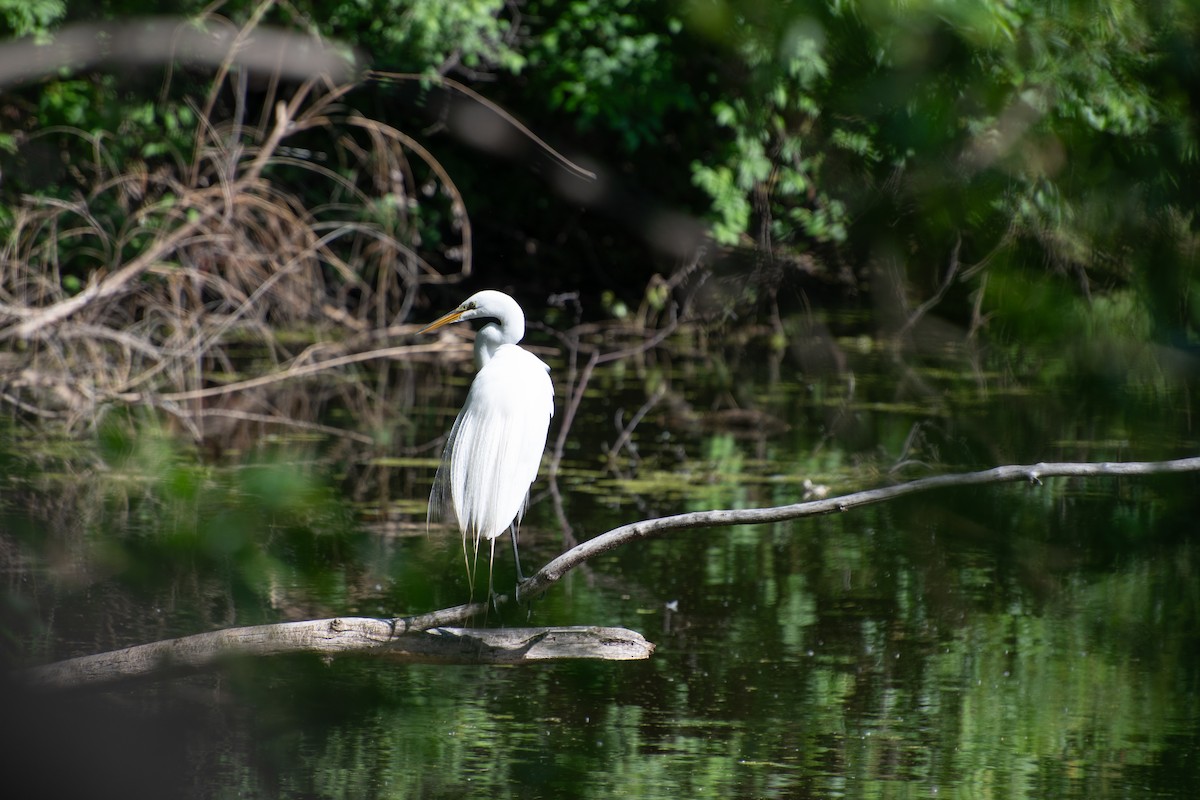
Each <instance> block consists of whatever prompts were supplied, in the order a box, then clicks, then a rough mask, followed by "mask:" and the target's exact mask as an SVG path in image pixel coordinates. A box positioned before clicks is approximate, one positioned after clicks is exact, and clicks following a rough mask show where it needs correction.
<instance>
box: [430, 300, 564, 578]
mask: <svg viewBox="0 0 1200 800" xmlns="http://www.w3.org/2000/svg"><path fill="white" fill-rule="evenodd" d="M468 319H487V320H489V322H488V323H487V324H485V325H484V326H483V327H482V328H480V329H479V331H478V332H477V333H476V334H475V370H476V372H475V379H474V380H473V381H471V389H470V391H468V392H467V401H466V402H465V403H464V404H463V407H462V411H460V412H458V418H457V419H456V420H454V427H453V428H451V429H450V438H449V439H448V440H447V441H446V449H445V451H444V452H443V453H442V463H441V466H439V467H438V471H437V475H436V476H435V477H434V480H433V490H432V491H431V492H430V494H429V518H430V519H431V520H432V519H443V520H446V521H449V518H450V517H449V513H448V512H449V511H450V510H451V509H453V512H454V518H455V519H456V520H457V521H458V528H459V530H460V531H461V532H462V537H463V557H464V559H466V561H467V571H468V574H469V575H470V576H471V582H472V585H473V584H474V575H475V565H476V563H478V559H479V544H480V541H481V540H484V539H486V540H487V541H488V542H489V543H490V545H491V553H490V555H489V562H488V591H489V594H490V593H491V568H492V565H493V564H494V563H495V559H496V539H497V538H498V537H499V536H500V535H501V534H502V533H504V531H505V530H506V529H507V530H509V531H510V532H511V533H512V543H513V557H514V558H515V559H516V564H517V580H518V581H521V580H524V577H523V576H522V575H521V562H520V558H519V556H517V526H518V525H519V524H520V522H521V517H522V516H523V515H524V513H525V504H526V502H527V501H528V499H529V487H530V485H531V484H532V483H533V479H534V478H536V477H537V471H538V466H539V464H540V463H541V460H542V451H543V450H544V449H545V448H546V433H547V430H548V429H549V427H550V417H551V416H553V414H554V386H553V384H551V382H550V367H548V366H547V365H546V363H545V362H544V361H542V360H541V359H540V358H538V357H537V356H535V355H533V354H532V353H530V352H529V351H528V350H525V349H524V348H522V347H520V346H518V344H517V342H519V341H521V337H523V336H524V335H525V315H524V313H522V311H521V307H520V306H519V305H517V301H516V300H513V299H512V298H511V297H509V296H508V295H506V294H504V293H503V292H497V291H492V290H486V291H482V292H478V293H476V294H473V295H471V296H470V297H469V298H467V300H466V302H464V303H463V304H462V305H460V306H459V307H458V308H456V309H454V310H453V311H451V312H450V313H449V314H446V315H445V316H444V317H442V318H441V319H438V320H437V321H436V322H433V323H431V324H430V325H428V326H426V327H425V328H423V329H421V331H420V332H421V333H429V332H430V331H435V330H437V329H438V328H440V327H442V326H443V325H449V324H450V323H452V322H462V321H463V320H468ZM468 545H473V553H474V558H473V559H472V557H471V556H470V555H469V551H468Z"/></svg>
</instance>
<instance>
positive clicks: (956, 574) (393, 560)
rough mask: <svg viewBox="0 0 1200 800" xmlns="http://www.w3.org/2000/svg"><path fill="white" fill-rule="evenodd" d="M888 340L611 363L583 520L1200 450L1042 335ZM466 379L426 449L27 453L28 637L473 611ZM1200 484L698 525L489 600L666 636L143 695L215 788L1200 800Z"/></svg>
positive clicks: (1179, 423) (573, 465)
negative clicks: (987, 348) (529, 598)
mask: <svg viewBox="0 0 1200 800" xmlns="http://www.w3.org/2000/svg"><path fill="white" fill-rule="evenodd" d="M854 352H855V353H857V354H858V355H857V356H854V357H852V358H850V359H848V360H846V361H845V362H844V363H843V366H842V371H840V372H833V373H829V374H825V375H810V376H805V377H804V379H803V380H800V379H796V380H783V379H781V378H780V377H779V375H780V374H783V373H784V372H786V370H785V369H780V368H779V365H776V373H775V375H774V376H772V375H771V374H770V371H769V370H768V371H766V373H765V374H759V372H758V370H757V368H756V367H754V366H753V364H751V363H750V362H749V361H747V362H746V366H745V368H744V369H741V370H739V369H738V368H737V364H738V359H737V358H736V357H729V358H728V359H727V360H725V361H723V363H722V364H720V365H717V366H714V367H713V368H712V369H703V368H702V367H700V366H697V363H696V362H694V361H689V360H686V359H683V358H682V357H680V358H678V359H677V360H676V363H675V364H674V365H667V364H652V363H650V364H643V365H641V367H640V368H638V369H633V368H631V367H629V366H628V365H626V366H621V367H614V368H613V369H611V370H607V371H604V370H602V371H599V372H597V373H596V376H595V378H594V383H593V385H592V387H591V391H590V393H589V395H588V396H587V400H588V402H587V403H585V405H584V406H583V408H585V409H586V411H585V416H584V417H581V418H580V420H579V421H577V427H576V428H575V429H574V430H575V433H574V434H573V436H572V438H571V439H570V441H569V446H568V449H567V456H566V459H565V460H564V463H563V469H562V470H561V471H560V475H559V481H560V489H561V497H562V499H563V509H562V511H563V514H564V515H565V517H566V519H567V520H568V521H569V522H570V524H571V526H572V528H573V529H574V531H575V533H576V535H577V536H579V537H580V538H585V537H588V536H592V535H595V534H597V533H600V532H602V531H604V530H606V529H608V528H610V527H613V526H615V525H617V524H621V523H623V522H627V521H629V520H631V519H633V518H636V517H640V516H647V515H651V514H661V513H669V512H674V511H681V510H692V509H703V508H712V507H731V506H752V505H770V504H776V503H782V502H794V501H795V500H798V499H800V497H801V496H802V495H803V492H804V491H805V486H804V483H803V481H804V480H805V479H809V480H813V479H816V480H817V482H819V483H820V484H823V485H827V486H829V487H831V489H832V490H833V491H844V490H847V489H852V488H861V487H863V486H865V485H878V484H881V483H884V482H886V481H888V480H898V479H902V478H904V477H912V476H915V475H918V474H924V473H926V472H928V471H935V470H943V469H968V468H975V467H978V466H983V465H987V466H990V465H993V464H997V463H1005V462H1021V461H1033V460H1037V459H1043V458H1080V459H1095V458H1117V457H1166V456H1172V455H1176V454H1177V453H1178V451H1179V449H1180V448H1187V447H1191V448H1192V449H1194V446H1195V441H1194V434H1191V433H1189V432H1188V431H1189V430H1190V429H1189V428H1188V427H1187V425H1186V423H1185V422H1184V421H1183V420H1185V419H1186V418H1187V416H1188V409H1189V408H1190V400H1187V399H1186V397H1187V394H1186V392H1184V391H1183V387H1181V386H1159V387H1157V388H1153V389H1146V388H1145V387H1143V386H1140V385H1133V384H1126V385H1123V386H1114V385H1113V384H1112V383H1111V381H1104V382H1101V383H1100V384H1097V385H1092V384H1091V383H1090V382H1088V381H1082V383H1085V384H1087V385H1088V386H1090V387H1091V388H1090V390H1089V392H1090V393H1089V394H1088V395H1087V396H1081V394H1080V385H1081V381H1080V380H1076V379H1074V378H1072V377H1071V376H1070V375H1069V374H1068V375H1067V376H1066V377H1063V378H1061V380H1060V381H1059V382H1057V383H1055V382H1053V381H1049V380H1046V379H1044V378H1041V377H1039V378H1038V379H1037V380H1033V379H1032V378H1031V375H1033V374H1034V373H1035V372H1037V373H1038V374H1039V375H1040V374H1041V373H1040V372H1038V371H1037V370H1035V369H1033V367H1029V368H1028V369H1025V368H1023V367H1021V364H1022V363H1023V362H1022V361H1021V360H1020V359H1013V360H1010V361H1005V362H1004V369H1000V368H999V367H998V366H997V365H992V368H990V369H983V370H980V371H976V372H970V371H964V370H963V369H961V368H958V369H956V367H961V363H960V362H958V361H957V360H956V359H958V358H959V357H960V355H959V354H954V353H951V354H950V355H949V356H947V358H948V359H949V363H946V362H940V363H935V364H925V365H923V366H922V367H921V370H920V372H919V378H920V381H919V383H920V387H921V388H920V389H919V390H917V389H912V388H911V387H912V386H914V385H916V382H915V379H913V380H910V382H909V384H907V385H908V386H909V387H910V388H909V389H899V388H897V387H898V386H900V385H902V384H903V381H902V380H900V377H899V376H898V370H899V372H900V373H904V374H907V373H906V372H905V371H906V370H912V369H913V368H912V367H909V366H905V367H902V368H901V367H897V365H896V364H895V363H894V362H893V361H892V360H891V359H890V356H888V355H887V354H886V353H885V352H882V351H880V350H876V349H872V348H871V347H867V346H861V347H857V349H855V350H854ZM709 358H710V359H717V358H720V356H718V355H716V354H710V356H709ZM684 362H686V363H684ZM780 363H781V364H783V365H785V366H786V364H787V362H786V360H785V361H781V362H780ZM1022 370H1024V371H1022ZM850 372H853V375H854V380H853V381H850V380H848V378H847V375H848V374H849V373H850ZM662 386H665V387H667V388H666V389H664V390H660V389H659V387H662ZM981 386H982V387H985V388H980V387H981ZM462 388H463V387H462V386H451V387H450V388H449V389H447V388H445V385H444V384H440V385H439V388H436V389H426V391H428V392H429V394H427V395H423V396H421V397H420V398H418V399H417V400H416V401H415V402H416V405H417V406H418V407H420V408H426V409H442V411H440V412H438V411H434V412H429V413H425V414H423V415H422V416H414V420H416V421H417V423H419V424H415V425H413V426H412V427H411V428H410V427H408V426H407V425H406V426H403V433H402V434H398V435H397V438H399V439H401V440H402V442H403V444H402V445H400V446H399V449H400V450H404V453H403V454H402V455H403V457H402V458H396V457H395V452H391V453H380V452H374V453H368V454H367V455H364V456H362V457H361V458H360V459H359V460H354V459H348V460H347V459H328V458H325V457H324V456H323V455H322V454H320V453H319V452H317V453H310V454H309V456H308V457H306V458H303V459H298V458H297V457H296V456H295V454H294V451H293V454H292V456H291V457H290V459H289V461H288V462H286V463H288V464H290V465H292V466H295V465H296V463H297V461H299V462H300V463H301V464H302V466H303V468H302V469H300V470H296V469H285V468H283V467H281V466H280V464H278V463H263V464H260V465H258V466H255V467H250V468H247V467H244V468H240V469H237V470H228V471H227V470H224V469H222V468H219V467H213V466H204V465H202V464H201V465H198V464H197V462H195V461H194V460H192V459H190V458H189V457H187V456H186V455H185V456H180V455H179V454H177V453H173V452H169V451H162V452H158V451H153V448H152V447H151V451H152V452H141V450H138V449H137V448H142V449H145V448H147V447H150V445H149V444H146V443H144V442H143V443H141V444H138V445H137V446H136V447H134V446H133V445H130V448H131V449H130V450H129V452H131V453H134V455H132V456H130V457H129V459H128V460H126V461H114V460H113V459H112V458H111V457H108V460H107V462H106V464H107V466H106V469H107V472H105V473H100V472H97V473H96V474H97V475H101V474H103V475H104V479H103V480H97V481H90V482H79V481H71V480H70V479H69V475H67V474H65V473H66V472H67V471H66V470H63V471H61V473H60V474H55V471H54V470H52V469H48V468H46V465H47V464H48V463H49V461H43V462H42V465H41V469H40V471H39V470H31V469H29V468H28V467H29V463H30V462H29V460H28V459H29V456H28V455H27V453H26V454H25V455H21V454H20V450H19V448H6V450H7V451H8V454H7V455H6V458H7V459H8V460H7V464H8V467H7V468H6V472H7V475H8V477H7V487H8V491H7V492H6V498H7V501H6V502H7V505H6V507H5V515H6V522H5V528H4V534H3V543H4V555H3V557H4V559H5V561H4V563H5V566H6V573H5V574H6V576H7V577H6V580H7V585H6V590H7V593H6V601H5V602H6V611H5V623H4V630H5V633H6V634H8V637H9V642H10V644H9V645H8V647H9V649H10V651H11V653H13V654H14V657H20V658H27V657H33V658H35V659H37V658H40V659H43V660H45V659H50V658H58V657H63V656H66V655H71V654H75V653H82V652H95V651H97V650H101V649H107V648H111V647H119V646H124V645H127V644H132V643H136V642H141V641H150V640H153V639H159V638H163V637H167V636H174V635H180V634H184V633H191V632H196V631H199V630H207V629H212V628H217V627H223V626H227V625H232V624H252V623H255V622H260V621H273V620H277V619H294V618H302V617H315V616H323V615H333V614H348V613H362V614H379V615H384V614H389V615H390V614H396V613H408V612H416V611H423V610H429V609H432V608H438V607H442V606H446V605H451V604H454V603H458V602H462V601H463V600H464V599H465V596H466V594H467V591H468V588H467V581H466V578H465V575H463V574H462V565H461V552H460V551H459V549H458V547H457V544H456V543H455V542H444V541H439V540H437V539H436V538H433V537H426V536H425V535H424V534H423V533H422V531H423V529H424V526H423V525H422V524H421V521H422V519H423V499H424V494H425V492H426V491H427V486H428V481H429V480H430V479H431V477H432V470H433V465H434V462H433V456H432V455H430V456H429V457H428V458H425V457H424V456H423V455H422V450H421V448H422V447H425V446H426V445H427V444H428V443H429V442H432V441H433V439H434V436H433V434H432V433H429V432H428V431H442V430H445V428H446V427H447V420H446V419H442V418H440V417H438V414H439V413H442V414H446V415H449V414H452V413H453V411H454V409H455V408H456V405H457V404H456V402H454V401H455V399H460V397H456V396H454V392H455V391H459V392H461V390H462ZM656 395H657V396H658V397H659V400H658V401H656V402H655V403H654V404H652V405H651V407H649V408H648V409H647V410H646V411H645V413H644V415H643V416H642V417H641V421H640V422H639V424H638V425H637V426H636V429H635V430H633V431H632V434H631V435H629V436H627V437H625V438H626V441H625V442H624V443H621V444H620V446H617V445H618V443H619V442H620V440H621V436H622V431H626V430H628V423H629V421H630V420H631V419H632V415H633V414H634V412H636V411H638V410H640V409H642V408H644V407H645V406H646V404H647V400H648V399H652V398H654V397H655V396H656ZM439 398H442V399H440V400H439ZM734 409H737V410H740V411H742V412H750V411H752V412H753V414H750V415H749V416H747V415H746V414H745V413H743V414H740V415H736V414H735V415H731V414H730V413H729V412H730V411H731V410H734ZM731 419H736V420H737V424H736V425H732V424H730V420H731ZM746 420H750V421H751V424H750V425H745V424H743V423H744V422H746ZM552 435H553V434H552ZM426 449H429V448H426ZM435 451H436V448H432V449H431V450H430V452H431V453H433V452H435ZM137 453H141V454H140V455H137ZM22 459H26V460H22ZM389 459H390V460H389ZM60 463H66V462H65V461H64V462H60ZM281 463H283V462H281ZM13 465H18V466H19V467H20V469H17V468H16V467H14V466H13ZM139 465H140V466H139ZM135 472H141V473H146V474H150V475H157V476H159V477H161V478H162V480H161V482H159V483H155V482H153V481H146V480H145V479H144V477H143V479H142V480H135V476H134V473H135ZM335 487H342V489H341V490H340V493H339V490H337V489H336V488H335ZM367 487H373V488H367ZM1195 489H1196V482H1195V479H1194V478H1193V477H1188V476H1170V477H1161V478H1149V479H1138V480H1136V481H1134V480H1129V481H1122V482H1119V483H1114V482H1101V481H1094V480H1093V481H1068V480H1054V481H1049V482H1047V484H1046V485H1045V486H1043V487H1028V486H992V487H983V488H973V489H966V490H954V491H943V492H939V493H936V494H930V495H925V496H922V497H918V498H907V499H904V500H901V501H898V502H894V503H890V504H888V505H886V506H877V507H871V508H864V509H859V510H856V511H853V512H849V513H846V514H843V515H840V516H832V517H825V518H819V519H811V520H804V521H799V522H793V523H787V524H778V525H771V526H751V527H740V528H733V529H715V530H704V531H689V532H682V533H676V534H673V535H670V536H668V537H665V538H663V539H659V540H653V541H646V542H642V543H639V544H638V545H637V546H635V547H628V548H624V549H621V550H618V551H616V552H612V553H610V554H607V555H606V556H605V557H604V558H602V559H600V560H598V561H595V562H592V563H590V564H589V565H587V567H586V568H584V569H582V570H579V571H578V572H577V573H575V574H573V575H572V576H571V577H570V578H568V579H567V580H566V581H565V582H564V583H563V584H562V585H560V586H558V587H556V588H555V589H554V590H553V591H552V592H550V593H549V594H548V595H547V596H545V597H544V598H542V599H540V600H539V601H537V602H536V603H535V604H534V605H533V606H532V607H531V608H529V609H512V610H509V611H506V612H505V614H504V616H502V617H500V618H498V619H493V620H491V622H492V623H508V624H517V623H520V624H525V623H526V621H527V620H528V622H530V623H532V624H539V625H556V624H587V623H596V624H608V625H625V626H628V627H631V628H634V629H636V630H640V631H642V632H644V633H645V634H646V635H647V637H648V638H650V639H651V640H653V641H655V642H656V644H657V645H658V651H657V653H656V654H655V656H654V657H653V658H652V659H651V660H650V661H648V662H645V663H635V664H590V663H585V664H556V665H550V666H542V667H528V668H520V669H516V668H470V667H429V666H398V665H395V664H390V663H388V662H387V661H384V660H375V659H353V658H339V659H336V660H334V661H333V662H331V663H324V662H321V661H319V660H316V659H310V658H300V657H297V658H286V659H273V660H259V661H255V662H250V663H244V664H239V665H235V666H232V667H230V668H229V669H227V670H225V671H223V672H222V673H221V674H220V675H219V676H216V677H214V676H205V677H197V678H192V679H188V680H184V681H174V682H169V683H164V684H161V685H157V686H151V687H137V688H132V689H126V690H122V691H120V692H117V693H115V697H116V699H117V700H118V701H119V702H120V703H121V704H122V706H123V707H124V708H126V709H131V710H136V712H137V715H135V716H134V717H133V719H134V721H135V723H136V720H137V719H144V720H145V725H146V726H148V727H152V726H156V725H164V724H166V725H174V724H176V722H177V721H178V720H179V719H185V720H186V721H187V722H186V726H183V725H180V727H178V728H174V729H173V730H175V731H176V732H177V735H176V737H175V738H174V739H171V738H168V739H164V741H175V739H178V740H179V741H180V742H181V744H180V745H179V746H180V747H181V748H183V750H184V751H185V753H186V756H187V757H186V759H183V761H184V762H185V763H187V764H189V765H191V767H190V769H188V770H184V772H183V773H182V774H181V775H180V776H179V780H180V782H181V783H182V784H184V785H186V786H187V787H188V788H190V789H192V790H194V793H197V794H203V795H206V796H218V797H220V796H232V795H241V796H251V797H254V796H298V795H303V796H316V797H441V796H454V797H488V798H495V797H523V798H530V797H556V798H561V797H589V798H591V797H647V798H651V797H671V798H676V797H680V796H685V797H686V796H720V797H756V798H758V797H797V796H800V797H803V796H809V795H812V796H819V797H828V796H855V797H892V796H906V797H907V796H937V797H964V798H965V797H979V796H1006V797H1030V798H1042V797H1067V798H1070V797H1078V798H1082V797H1088V798H1092V797H1110V796H1163V797H1180V798H1183V797H1191V796H1192V794H1193V793H1194V788H1195V781H1196V775H1197V770H1198V767H1197V764H1196V757H1197V756H1196V754H1197V753H1198V752H1200V747H1198V745H1200V741H1198V740H1197V732H1198V727H1200V723H1198V722H1197V720H1200V670H1198V669H1197V665H1196V661H1195V658H1194V653H1196V652H1200V649H1198V647H1197V645H1200V580H1198V579H1197V578H1198V577H1200V576H1198V575H1197V568H1198V566H1200V563H1198V558H1197V552H1196V547H1195V544H1194V542H1195V533H1196V529H1195V520H1196V519H1197V513H1196V512H1197V510H1198V509H1197V506H1196V502H1197V501H1196V497H1197V493H1196V491H1195ZM376 493H377V494H376ZM347 497H350V498H353V499H354V501H355V503H356V505H351V504H350V503H349V502H348V501H347V499H346V498H347ZM364 519H365V520H367V521H369V522H370V523H371V524H369V525H368V524H364ZM558 523H559V520H558V518H557V515H556V512H555V508H554V505H553V503H552V502H550V498H548V497H541V498H539V502H537V503H536V504H535V506H534V507H533V509H532V511H531V514H530V517H529V519H528V521H527V524H526V526H525V531H526V541H525V545H524V546H525V547H527V548H528V551H527V553H528V554H527V558H529V560H530V561H531V563H533V562H537V561H545V560H546V559H548V558H550V557H552V556H553V555H554V554H556V553H557V552H558V551H559V549H560V548H561V544H562V542H561V534H560V532H559V530H560V528H559V524H558ZM507 569H509V565H508V564H507V560H505V563H504V564H502V565H499V566H498V571H501V572H502V571H503V570H507ZM108 697H109V698H111V697H113V695H109V696H108ZM105 702H107V700H106V701H105ZM98 713H99V712H98ZM105 713H107V712H105ZM139 715H140V716H139ZM164 720H166V722H164ZM131 769H135V770H136V766H133V765H131Z"/></svg>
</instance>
